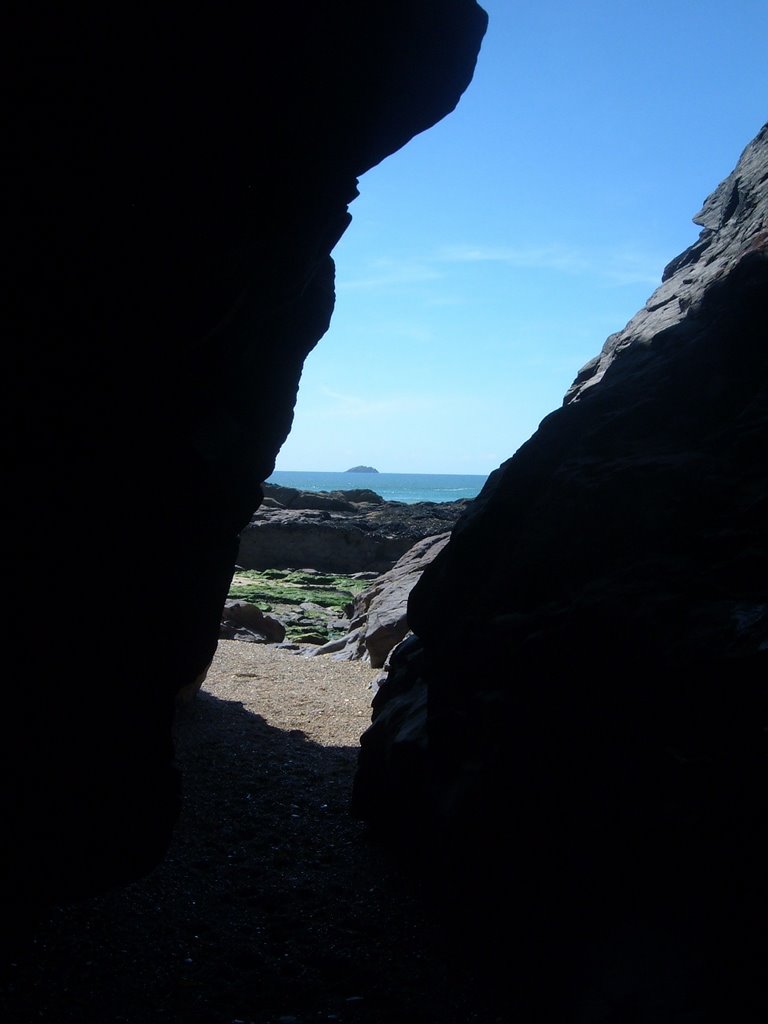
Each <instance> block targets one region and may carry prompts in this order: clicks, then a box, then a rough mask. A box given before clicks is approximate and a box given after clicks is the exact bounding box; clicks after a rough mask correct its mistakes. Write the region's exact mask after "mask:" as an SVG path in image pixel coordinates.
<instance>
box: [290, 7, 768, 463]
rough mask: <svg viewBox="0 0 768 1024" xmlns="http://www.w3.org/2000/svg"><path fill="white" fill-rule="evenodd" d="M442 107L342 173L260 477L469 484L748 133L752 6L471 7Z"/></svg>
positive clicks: (524, 422)
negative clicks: (325, 278) (469, 63)
mask: <svg viewBox="0 0 768 1024" xmlns="http://www.w3.org/2000/svg"><path fill="white" fill-rule="evenodd" d="M481 6H482V7H484V9H485V10H486V11H487V13H488V15H489V18H490V22H489V27H488V31H487V33H486V36H485V39H484V41H483V45H482V49H481V52H480V56H479V59H478V64H477V69H476V71H475V76H474V79H473V81H472V83H471V84H470V86H469V88H468V89H467V91H466V92H465V93H464V95H463V97H462V99H461V101H460V102H459V105H458V107H457V108H456V110H454V111H453V113H451V114H449V115H448V116H447V117H446V118H445V119H444V120H443V121H441V122H440V123H439V124H437V125H436V126H434V127H433V128H431V129H429V130H428V131H426V132H424V133H422V134H421V135H419V136H417V137H416V138H415V139H412V140H411V141H410V142H409V143H408V144H407V145H406V146H405V147H403V149H401V150H400V151H399V152H398V153H395V154H393V155H392V156H390V157H388V158H387V159H386V160H385V161H383V162H382V163H381V164H379V166H378V167H375V168H373V169H372V170H370V171H369V172H368V173H367V174H365V175H364V176H363V177H362V178H361V179H360V186H359V189H360V196H359V198H357V199H356V200H355V201H354V202H353V203H352V204H351V206H350V213H351V214H352V218H353V219H352V223H351V225H350V226H349V228H348V229H347V231H346V233H345V235H344V236H343V238H342V239H341V241H340V242H339V244H338V245H337V247H336V249H335V250H334V253H333V256H334V260H335V261H336V309H335V312H334V315H333V319H332V322H331V327H330V329H329V331H328V333H327V334H326V335H325V337H324V338H322V339H321V341H320V342H319V344H318V345H317V347H316V348H315V350H314V351H313V352H312V353H311V354H310V356H309V357H308V359H307V361H306V363H305V366H304V372H303V374H302V379H301V385H300V389H299V398H298V403H297V407H296V415H295V419H294V425H293V429H292V431H291V435H290V436H289V438H288V440H287V441H286V442H285V444H284V445H283V448H282V450H281V451H280V453H279V455H278V459H277V465H276V468H277V469H279V470H316V471H333V470H340V471H343V470H345V469H348V468H349V467H350V466H353V465H357V464H361V463H362V464H366V465H372V466H375V467H376V468H377V469H378V470H379V471H380V472H393V473H397V472H401V473H407V472H413V473H479V474H486V473H489V472H490V471H491V470H493V469H495V468H496V466H498V465H499V464H500V463H501V462H503V461H504V460H505V459H507V458H509V456H511V455H512V454H514V452H515V450H516V449H517V448H519V446H520V445H521V444H523V443H524V442H525V441H526V440H527V439H528V438H529V437H530V436H531V434H533V433H534V432H535V430H536V428H537V427H538V424H539V423H540V421H541V420H542V419H543V418H544V416H546V415H547V414H548V413H549V412H551V411H552V410H553V409H556V408H558V407H559V406H560V405H561V404H562V400H563V395H564V394H565V391H566V390H567V388H568V386H569V385H570V383H571V381H572V380H573V378H574V377H575V375H576V373H577V372H578V370H579V368H580V367H581V366H582V365H583V364H584V363H585V362H587V360H589V359H591V358H592V356H594V355H596V354H597V352H599V350H600V348H601V347H602V345H603V342H604V341H605V339H606V338H607V337H608V335H609V334H612V333H613V332H614V331H618V330H621V329H622V328H623V327H624V326H625V324H626V323H627V321H628V320H629V319H630V318H631V317H632V316H633V315H634V313H635V312H636V311H637V310H638V309H640V308H641V307H642V306H643V304H644V303H645V301H646V299H647V298H648V296H649V295H650V294H651V292H652V291H653V290H654V288H655V287H657V285H658V284H659V283H660V280H661V273H662V270H663V268H664V266H665V265H666V264H667V263H668V262H669V261H670V260H671V259H672V258H673V257H675V256H677V255H678V254H679V253H680V252H682V251H683V250H684V249H685V248H687V247H688V246H689V245H691V244H692V243H693V242H694V241H696V239H697V238H698V236H699V232H700V230H701V229H700V228H699V227H698V226H696V225H695V224H693V222H692V217H693V216H694V215H695V214H696V213H697V212H698V211H699V209H700V208H701V205H702V203H703V201H704V199H705V198H706V197H707V196H708V195H709V193H710V192H712V191H713V190H714V188H715V187H716V186H717V185H718V184H719V182H720V181H721V180H722V179H723V178H724V177H726V176H727V175H728V174H729V173H730V172H731V170H733V167H734V166H735V164H736V161H737V160H738V158H739V155H740V154H741V151H742V150H743V149H744V147H745V146H746V145H747V143H748V142H750V141H751V140H752V138H754V136H755V135H756V134H757V132H758V131H759V129H760V128H761V126H762V125H763V124H764V123H765V122H766V121H768V0H730V2H729V3H724V2H723V0H581V2H579V3H574V2H573V0H537V2H536V3H528V2H523V0H485V2H482V0H481Z"/></svg>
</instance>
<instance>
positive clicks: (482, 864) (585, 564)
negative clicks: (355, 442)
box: [354, 125, 768, 1024]
mask: <svg viewBox="0 0 768 1024" xmlns="http://www.w3.org/2000/svg"><path fill="white" fill-rule="evenodd" d="M694 220H695V223H697V224H699V225H700V226H701V228H702V230H701V233H700V236H699V239H698V240H697V242H696V243H695V244H694V245H692V246H691V247H690V248H689V249H688V250H686V251H685V252H684V253H682V254H680V255H679V256H678V257H676V258H675V259H673V260H672V261H671V262H670V264H669V265H668V266H667V268H666V270H665V272H664V275H663V281H662V283H661V285H660V287H659V288H658V289H657V290H656V291H655V292H654V293H653V295H652V296H651V297H650V298H649V299H648V301H647V303H646V304H645V306H644V308H643V309H642V310H640V311H639V312H638V313H637V315H636V316H635V317H633V319H632V320H631V321H630V322H629V323H628V324H627V325H626V327H625V328H624V329H623V330H621V331H619V332H617V333H616V334H614V335H612V336H611V337H610V338H609V339H608V340H607V341H606V343H605V345H604V347H603V349H602V351H601V352H600V353H599V354H598V355H597V356H596V357H595V358H594V359H593V360H591V361H590V362H589V363H588V364H587V365H586V366H585V367H583V368H582V369H581V370H580V371H579V372H578V374H577V375H576V378H575V380H574V383H573V385H572V386H571V388H570V389H569V391H568V393H567V394H566V396H565V397H564V401H563V405H562V407H561V408H560V409H557V410H554V411H553V412H552V413H551V414H550V415H549V416H547V417H546V418H545V419H544V420H543V422H542V423H541V424H540V426H539V428H538V430H537V431H536V433H535V434H534V435H533V436H532V437H531V438H530V439H529V440H528V441H527V442H526V443H525V444H524V445H523V446H522V447H521V448H520V449H519V450H518V451H517V452H516V453H515V454H514V455H513V456H512V458H510V459H509V460H508V461H506V462H505V463H504V464H503V465H502V466H500V467H499V468H498V469H497V470H496V471H495V472H494V473H492V474H491V476H490V478H489V480H488V482H487V484H486V486H485V487H484V489H483V491H482V493H481V494H480V495H479V496H478V498H477V499H476V500H475V501H474V502H473V503H472V505H471V506H470V508H469V510H468V511H467V512H466V513H465V514H464V516H463V517H462V518H461V519H460V520H459V521H458V523H457V525H456V526H455V528H454V530H453V533H452V536H451V540H450V542H449V543H448V545H446V547H445V548H443V549H442V550H441V552H440V553H439V554H438V556H437V558H436V559H435V560H434V561H433V562H432V563H431V564H430V565H429V566H427V568H426V569H425V571H424V573H423V575H422V577H421V579H420V580H419V582H418V583H417V584H416V586H415V587H414V589H413V591H412V592H411V595H410V599H409V605H408V620H409V625H410V627H411V629H412V630H413V633H414V634H415V636H414V637H412V638H411V639H409V641H408V642H407V644H404V645H403V647H402V649H398V648H396V649H395V651H394V652H393V654H392V655H391V669H390V672H389V675H388V677H387V680H386V681H385V682H384V683H383V685H382V686H381V688H380V690H379V691H378V693H377V695H376V698H375V700H374V710H373V719H372V724H371V726H370V728H369V729H368V730H367V732H366V733H365V734H364V736H363V737H362V744H361V753H360V760H359V766H358V773H357V778H356V783H355V798H354V810H355V812H356V813H357V814H358V815H359V816H360V817H361V818H362V819H364V820H365V821H367V822H368V824H369V826H370V828H371V830H372V831H373V832H374V833H375V834H377V835H378V836H379V837H381V838H383V839H384V840H386V841H387V842H393V843H394V844H395V845H396V846H397V847H398V849H399V850H400V854H401V856H409V857H411V858H412V859H413V860H414V861H415V862H417V863H418V860H419V858H420V857H425V858H426V859H425V865H426V874H427V876H429V877H431V878H432V880H433V884H434V887H435V891H436V896H437V900H438V902H439V903H440V904H442V905H443V906H445V907H446V908H450V910H449V911H448V914H449V917H451V918H453V921H452V924H453V925H455V922H456V919H458V920H460V921H461V926H460V930H461V929H463V930H464V931H465V932H466V933H467V934H470V935H471V936H472V942H473V943H474V944H475V946H476V947H477V949H478V951H479V959H481V960H483V962H484V963H485V964H489V963H494V965H495V969H496V979H497V980H499V979H500V980H501V983H502V988H503V991H504V996H505V998H506V999H507V1000H508V1005H509V1008H510V1012H511V1011H512V1010H516V1011H517V1012H521V1007H523V1009H525V1005H526V998H530V999H531V1000H532V1001H533V1005H535V1006H536V1012H537V1013H541V1014H542V1016H541V1017H538V1016H535V1017H531V1018H530V1019H537V1020H538V1019H542V1020H545V1019H546V1020H558V1021H570V1020H572V1019H574V1020H575V1019H578V1020H579V1021H581V1020H582V1018H581V1017H579V1016H578V1014H576V1016H574V1013H575V1010H574V1007H576V1006H582V1007H583V1006H585V1005H586V1004H587V1003H588V1002H589V1000H588V998H587V994H586V993H589V985H590V984H591V983H593V982H594V983H595V984H596V985H598V981H595V969H596V965H597V969H598V970H599V971H602V975H601V976H600V977H599V986H602V988H599V986H598V988H597V989H595V990H593V991H592V992H591V995H590V998H591V999H592V1000H593V1005H592V1010H593V1012H594V1013H595V1014H596V1016H595V1017H594V1018H593V1017H591V1016H590V1017H589V1019H590V1020H592V1019H600V1020H606V1021H609V1020H610V1021H614V1020H615V1021H616V1022H617V1024H618V1022H619V1021H625V1020H654V1021H655V1020H664V1021H666V1020H673V1019H674V1020H678V1019H680V1020H682V1019H683V1016H679V1017H678V1016H675V1015H674V1013H673V1012H672V1011H673V1009H674V1008H675V1007H677V1011H679V1012H680V1013H681V1014H683V1013H684V1012H685V1013H686V1014H690V1016H686V1017H685V1019H695V1020H701V1021H707V1022H708V1021H710V1020H711V1021H713V1022H714V1021H720V1020H725V1019H739V1020H753V1019H754V1020H758V1019H759V1013H758V1015H757V1016H752V1014H753V1013H755V1012H757V1011H756V1007H758V1006H762V1010H763V1014H764V1012H765V1006H766V1003H765V999H766V995H767V993H768V984H767V983H766V982H767V979H766V972H765V963H766V952H767V950H766V946H765V930H764V921H765V912H766V908H767V901H766V895H767V894H768V893H767V888H768V887H767V886H766V881H765V864H766V863H768V856H767V855H768V772H767V771H766V769H767V768H768V699H767V698H768V694H767V693H766V687H767V685H768V472H767V469H768V463H767V462H766V451H767V450H768V363H767V362H766V360H767V359H768V345H767V344H766V343H767V342H768V125H766V126H765V127H763V129H762V130H761V131H760V132H759V133H758V135H757V136H756V138H755V139H753V140H752V141H751V142H749V144H748V145H747V146H746V148H745V150H744V152H743V153H742V154H741V157H740V158H739V159H738V162H737V164H736V166H735V168H734V171H733V172H732V174H730V175H729V176H728V178H727V179H726V180H725V181H724V182H722V183H721V184H720V185H719V186H718V188H717V189H716V190H715V191H714V192H713V194H712V195H711V196H710V197H708V198H707V200H706V202H705V203H704V206H703V208H702V210H700V211H699V213H697V214H696V216H695V218H694ZM425 707H426V714H425V713H424V709H425ZM417 839H418V841H417ZM460 906H462V907H463V911H459V910H458V909H457V908H458V907H460ZM484 936H485V937H486V938H485V939H484V938H483V937H484ZM500 936H503V939H501V938H500ZM606 965H609V966H606ZM610 965H612V967H611V966H610ZM612 970H613V975H612V974H611V971H612ZM525 992H527V995H524V994H523V995H521V993H525ZM516 998H519V999H520V1000H521V1002H519V1003H515V999H516ZM622 999H623V1000H624V1002H622ZM654 1000H656V1002H655V1003H654ZM654 1007H655V1009H654ZM528 1009H530V1007H528ZM526 1012H527V1010H526ZM601 1013H602V1016H600V1014H601ZM525 1019H529V1018H528V1017H526V1018H525ZM584 1019H586V1018H584Z"/></svg>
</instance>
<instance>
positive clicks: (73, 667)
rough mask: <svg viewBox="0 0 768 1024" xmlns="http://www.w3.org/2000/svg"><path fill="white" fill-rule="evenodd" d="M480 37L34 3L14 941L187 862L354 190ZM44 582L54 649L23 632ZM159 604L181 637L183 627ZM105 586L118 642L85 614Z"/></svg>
mask: <svg viewBox="0 0 768 1024" xmlns="http://www.w3.org/2000/svg"><path fill="white" fill-rule="evenodd" d="M485 25H486V16H485V14H484V13H483V12H482V10H481V9H480V8H479V7H478V6H477V5H476V4H475V3H474V2H473V0H390V2H387V3H386V4H384V3H376V4H365V5H361V4H359V3H353V2H351V0H332V2H329V3H324V4H321V5H319V4H316V3H314V2H309V0H298V2H296V3H292V4H290V5H272V6H271V7H270V9H269V16H268V17H267V15H266V14H265V13H264V12H263V10H262V7H261V6H260V5H250V6H249V5H240V6H239V7H237V9H233V10H231V11H229V12H228V13H227V14H226V16H224V14H223V13H222V10H221V8H220V6H217V5H214V4H210V3H202V4H198V5H195V6H194V7H190V6H189V5H180V4H175V3H171V4H165V5H163V6H162V7H160V8H157V9H153V10H152V11H151V12H150V13H147V12H144V11H142V10H141V9H140V8H128V7H120V8H118V9H115V8H113V7H109V8H106V7H105V8H97V7H95V6H93V5H88V6H87V7H86V8H85V9H83V10H82V11H78V13H77V16H74V15H73V14H72V12H70V11H69V10H68V9H65V8H60V9H58V8H54V7H51V6H48V7H46V8H45V10H43V11H40V10H38V9H36V8H34V9H33V8H23V9H22V8H17V9H16V10H15V17H14V23H13V25H12V26H11V27H10V30H9V34H8V35H7V37H6V38H9V39H11V40H12V44H13V45H12V47H11V48H9V53H8V54H7V55H6V64H5V70H6V73H9V74H11V75H12V76H13V78H14V81H13V88H12V89H11V90H9V91H7V92H5V93H4V98H7V99H8V101H9V102H8V107H7V109H6V110H5V111H4V113H5V114H7V116H6V117H5V118H4V124H5V132H4V142H5V143H6V144H7V146H8V152H9V153H10V154H11V155H12V159H11V160H10V161H8V162H7V163H6V165H5V166H6V167H7V168H8V174H9V178H8V180H7V182H6V187H5V189H4V196H5V198H6V200H7V204H6V205H7V208H6V209H5V210H4V222H3V228H4V255H5V257H6V259H5V261H4V263H5V265H4V271H3V273H4V284H5V289H6V290H5V301H4V304H3V306H4V308H3V316H4V328H5V331H4V334H5V337H6V339H7V350H8V352H9V353H11V354H12V355H11V356H9V358H12V360H13V364H14V365H13V370H14V372H15V376H14V379H13V388H12V389H11V393H10V394H9V395H8V401H7V403H6V409H7V411H8V414H9V417H10V423H11V428H12V429H10V430H8V431H6V436H7V437H9V436H12V437H13V439H14V447H13V451H12V457H11V459H9V460H8V468H9V477H8V479H7V482H6V490H5V493H6V495H7V501H6V508H5V511H6V522H5V528H4V531H3V536H4V539H5V541H6V545H7V550H6V552H5V555H4V560H3V566H4V579H5V588H6V591H5V592H6V596H7V605H8V608H7V613H6V614H5V615H4V624H5V627H6V641H5V643H6V649H7V650H9V651H10V650H12V649H13V650H15V651H18V652H21V657H20V661H19V663H18V667H17V668H15V669H14V670H13V671H12V672H10V671H9V672H8V673H7V679H6V693H7V695H8V696H7V700H6V703H5V706H4V716H5V721H6V723H7V732H8V735H7V738H6V740H5V741H4V743H3V745H2V754H3V759H4V760H3V764H2V772H1V777H2V782H3V792H2V820H3V854H2V855H3V859H4V871H3V889H2V892H1V893H0V896H2V898H3V901H4V905H5V907H6V909H7V920H9V921H10V922H11V927H13V923H14V921H15V919H16V917H17V916H19V915H20V916H24V915H25V914H26V912H27V910H30V911H31V910H32V909H33V905H34V904H36V903H37V904H41V905H44V904H46V903H47V902H48V901H49V900H51V899H58V898H61V897H64V896H69V895H77V894H79V893H81V892H93V891H96V890H98V889H99V888H100V887H102V886H109V885H112V884H115V883H116V882H119V881H121V880H125V879H130V878H133V877H136V876H137V875H139V874H141V873H142V872H144V871H146V870H147V869H149V868H150V867H151V866H152V865H153V864H154V863H155V862H156V861H157V859H158V858H159V857H161V856H162V854H163V851H164V850H165V849H166V846H167V842H168V838H169V832H170V830H171V828H172V823H173V820H174V816H175V810H176V806H177V802H178V786H177V781H176V773H175V770H174V765H173V750H172V746H171V738H170V737H171V731H170V726H171V720H172V716H173V706H174V698H175V695H176V693H177V692H179V691H180V690H182V689H185V688H187V687H189V686H193V685H194V682H195V680H197V679H199V677H200V674H201V673H202V672H203V671H204V670H205V668H206V666H207V665H208V663H209V662H210V659H211V656H212V654H213V652H214V650H215V647H216V643H217V634H218V629H219V617H220V613H221V609H222V607H223V604H224V600H225V598H226V594H227V590H228V585H229V582H230V579H231V575H232V571H233V568H234V565H235V560H236V555H237V546H238V535H239V531H240V530H241V529H242V527H243V526H245V525H246V524H247V523H248V520H249V518H250V516H251V514H252V513H253V511H254V509H255V508H257V507H258V504H259V502H260V500H261V490H260V481H262V480H265V479H267V478H268V477H269V475H270V473H271V472H272V470H273V468H274V459H275V455H276V453H277V451H278V450H279V448H280V445H281V444H282V442H283V441H284V439H285V437H286V435H287V433H288V431H289V428H290V425H291V419H292V409H293V405H294V402H295V398H296V393H297V387H298V380H299V376H300V372H301V367H302V362H303V360H304V357H305V356H306V354H307V353H308V352H309V351H310V350H311V349H312V347H313V346H314V345H315V344H316V343H317V341H318V339H319V338H320V337H321V336H322V334H323V333H324V332H325V330H326V329H327V326H328V323H329V319H330V316H331V312H332V308H333V303H334V282H333V277H334V267H333V261H332V259H331V257H330V252H331V250H332V249H333V247H334V245H335V243H336V242H337V240H338V238H339V237H340V235H341V234H342V233H343V231H344V230H345V229H346V227H347V226H348V224H349V221H350V215H349V212H348V209H347V206H348V204H349V203H350V201H351V200H353V199H354V197H355V195H356V194H357V189H356V186H357V178H358V177H359V175H360V174H362V173H363V172H364V171H365V170H367V169H368V168H370V167H372V166H373V165H375V164H376V163H378V162H379V161H380V160H382V159H384V158H385V157H386V156H387V155H388V154H390V153H392V152H394V151H395V150H396V149H398V148H399V147H400V146H402V145H404V144H405V143H406V142H407V141H408V140H409V139H410V138H411V137H412V136H414V135H415V134H416V133H418V132H421V131H423V130H425V129H427V128H428V127H430V126H431V125H433V124H434V123H435V122H436V121H438V120H439V119H440V118H442V117H444V116H445V115H446V114H448V113H449V112H450V111H451V110H452V109H453V107H454V106H455V105H456V103H457V102H458V100H459V98H460V96H461V93H462V92H463V90H464V89H465V88H466V86H467V85H468V83H469V81H470V79H471V76H472V73H473V70H474V64H475V60H476V56H477V53H478V50H479V46H480V41H481V38H482V35H483V32H484V30H485ZM52 521H55V524H56V536H57V538H58V539H57V541H56V544H55V545H53V544H51V543H50V542H49V538H50V536H51V530H50V524H51V522H52ZM52 576H53V582H52V583H51V577H52ZM43 580H45V581H46V586H52V587H55V591H56V595H57V598H58V600H57V612H56V616H55V617H52V618H51V619H49V621H48V622H47V624H46V626H45V631H44V635H42V634H41V631H40V627H39V625H38V623H37V622H36V621H31V620H30V618H29V616H28V613H27V612H26V609H27V608H29V607H31V606H32V605H33V604H35V603H37V601H38V599H39V594H40V589H41V586H42V583H41V581H43ZM161 590H162V592H163V593H170V594H172V595H173V597H174V602H175V612H176V615H177V622H176V626H175V628H174V630H173V631H166V632H164V634H163V635H160V634H159V633H158V631H157V630H156V629H155V626H154V620H155V618H156V607H157V602H158V595H159V594H160V592H161ZM105 593H109V596H110V601H109V617H110V620H111V622H112V623H114V624H115V627H116V630H118V631H119V638H118V633H116V632H114V631H113V630H107V631H105V630H102V629H99V630H94V629H92V628H89V626H88V623H87V622H85V621H84V618H85V617H86V616H87V614H88V612H87V610H88V609H91V610H93V608H94V603H95V602H98V601H99V599H100V598H101V597H102V595H104V594H105ZM14 908H18V911H19V914H16V911H15V909H14Z"/></svg>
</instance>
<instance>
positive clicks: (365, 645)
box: [313, 532, 451, 668]
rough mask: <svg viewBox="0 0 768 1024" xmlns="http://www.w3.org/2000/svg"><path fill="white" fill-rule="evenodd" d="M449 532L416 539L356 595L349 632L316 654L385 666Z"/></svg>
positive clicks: (318, 650) (403, 636)
mask: <svg viewBox="0 0 768 1024" xmlns="http://www.w3.org/2000/svg"><path fill="white" fill-rule="evenodd" d="M450 536H451V534H450V532H448V533H440V534H437V535H436V536H434V537H425V538H424V539H423V540H420V541H417V542H416V543H415V544H414V545H413V547H412V548H410V549H409V550H408V551H406V553H405V554H404V555H403V556H402V558H400V559H398V561H397V563H396V564H395V565H394V566H393V567H392V568H391V569H390V570H389V572H385V573H382V574H381V576H379V577H378V578H377V579H376V580H374V581H373V582H372V583H371V585H370V587H368V589H367V590H365V591H363V593H362V594H360V595H359V596H358V597H356V598H355V600H354V602H353V605H352V611H351V613H350V620H351V621H350V625H351V627H352V628H351V629H350V632H349V633H348V634H347V635H346V636H345V637H341V638H340V639H338V640H334V641H332V642H331V643H329V644H324V645H323V646H322V647H318V649H317V650H316V651H314V652H313V653H314V654H317V655H325V654H332V655H333V656H334V658H336V659H338V660H340V661H366V662H368V664H370V665H371V667H372V668H383V667H384V665H385V662H386V661H387V658H388V656H389V653H390V651H391V650H392V649H393V647H395V646H396V645H397V644H399V643H400V642H401V641H402V640H404V639H405V637H406V635H407V633H408V632H409V627H408V598H409V596H410V593H411V591H412V590H413V588H414V586H415V585H416V583H417V581H418V580H419V579H420V577H421V574H422V573H423V572H424V569H425V568H426V567H427V566H428V565H429V563H430V562H431V561H432V560H433V559H434V558H435V557H436V556H437V554H438V552H440V551H442V550H443V548H444V547H445V545H446V544H447V543H448V541H449V539H450Z"/></svg>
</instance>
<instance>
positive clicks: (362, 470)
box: [345, 466, 379, 473]
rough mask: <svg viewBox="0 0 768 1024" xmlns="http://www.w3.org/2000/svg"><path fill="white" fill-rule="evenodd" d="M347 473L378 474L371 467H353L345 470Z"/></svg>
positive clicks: (376, 470)
mask: <svg viewBox="0 0 768 1024" xmlns="http://www.w3.org/2000/svg"><path fill="white" fill-rule="evenodd" d="M345 472H347V473H378V472H379V471H378V469H374V468H373V466H353V467H352V469H347V470H345Z"/></svg>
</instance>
